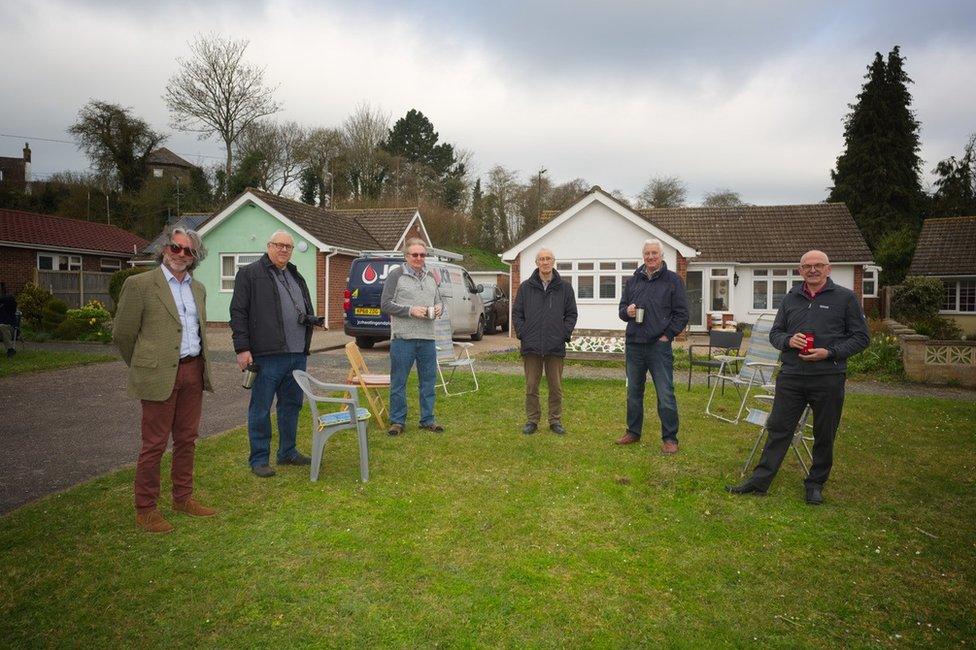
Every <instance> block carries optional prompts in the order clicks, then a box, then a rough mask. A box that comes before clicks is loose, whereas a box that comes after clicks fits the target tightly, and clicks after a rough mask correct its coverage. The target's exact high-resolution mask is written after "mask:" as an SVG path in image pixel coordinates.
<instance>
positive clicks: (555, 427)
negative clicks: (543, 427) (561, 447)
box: [549, 422, 566, 436]
mask: <svg viewBox="0 0 976 650" xmlns="http://www.w3.org/2000/svg"><path fill="white" fill-rule="evenodd" d="M549 430H550V431H552V432H553V433H558V434H559V435H561V436H564V435H566V429H565V428H564V427H563V425H562V423H560V422H553V423H552V424H550V425H549Z"/></svg>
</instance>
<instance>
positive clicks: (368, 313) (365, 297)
mask: <svg viewBox="0 0 976 650" xmlns="http://www.w3.org/2000/svg"><path fill="white" fill-rule="evenodd" d="M401 263H402V262H401V261H399V260H397V259H391V258H385V257H378V258H360V259H356V260H353V263H352V266H351V267H350V268H349V282H348V289H349V294H350V295H349V310H348V311H347V312H346V332H347V333H349V334H352V335H357V336H358V335H369V334H370V333H373V332H375V335H376V337H377V338H380V339H383V338H389V336H390V319H389V318H387V317H386V316H385V315H384V314H383V313H381V312H380V298H381V297H382V295H383V285H384V284H385V281H386V277H387V275H388V274H389V272H390V271H391V270H392V269H394V268H396V267H397V266H399V265H400V264H401Z"/></svg>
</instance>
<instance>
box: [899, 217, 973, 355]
mask: <svg viewBox="0 0 976 650" xmlns="http://www.w3.org/2000/svg"><path fill="white" fill-rule="evenodd" d="M908 275H921V276H927V277H934V278H938V279H939V280H942V284H943V286H945V301H944V303H943V305H942V309H941V310H940V311H939V313H940V314H941V315H943V316H945V317H946V318H949V319H952V320H954V321H955V322H956V324H957V325H958V326H959V327H960V328H961V329H962V330H963V332H965V333H966V334H967V336H974V335H976V216H973V217H946V218H942V219H926V220H925V222H924V223H923V224H922V232H921V233H919V236H918V243H917V244H916V246H915V253H914V255H913V256H912V263H911V266H909V268H908Z"/></svg>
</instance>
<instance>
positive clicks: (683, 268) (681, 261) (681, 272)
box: [674, 251, 688, 341]
mask: <svg viewBox="0 0 976 650" xmlns="http://www.w3.org/2000/svg"><path fill="white" fill-rule="evenodd" d="M674 254H675V255H676V256H677V257H676V258H675V259H676V260H677V263H678V268H677V270H676V271H675V273H677V274H678V277H680V278H681V282H682V284H688V260H686V259H685V257H684V255H682V254H681V253H679V252H678V251H675V252H674ZM675 339H677V340H678V341H685V340H687V339H688V328H687V327H685V329H684V330H683V331H682V332H681V333H680V334H678V335H677V336H676V337H675Z"/></svg>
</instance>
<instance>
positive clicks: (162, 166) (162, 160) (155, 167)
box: [146, 147, 197, 182]
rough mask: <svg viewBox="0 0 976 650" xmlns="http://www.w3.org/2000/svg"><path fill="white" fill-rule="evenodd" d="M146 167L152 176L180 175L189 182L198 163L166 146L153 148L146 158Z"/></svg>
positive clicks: (167, 176)
mask: <svg viewBox="0 0 976 650" xmlns="http://www.w3.org/2000/svg"><path fill="white" fill-rule="evenodd" d="M146 167H147V169H148V173H149V175H150V176H151V177H152V178H171V177H174V176H178V177H179V178H181V179H182V180H184V181H187V182H189V180H190V174H191V172H192V171H193V170H194V169H196V167H197V166H196V165H194V164H193V163H191V162H188V161H186V160H184V159H183V158H180V157H179V156H177V155H176V154H175V153H173V152H172V151H170V150H169V149H167V148H166V147H160V148H159V149H155V150H153V151H152V152H151V153H150V154H149V156H148V157H147V158H146Z"/></svg>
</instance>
